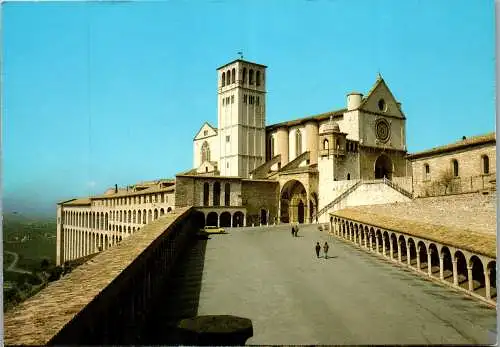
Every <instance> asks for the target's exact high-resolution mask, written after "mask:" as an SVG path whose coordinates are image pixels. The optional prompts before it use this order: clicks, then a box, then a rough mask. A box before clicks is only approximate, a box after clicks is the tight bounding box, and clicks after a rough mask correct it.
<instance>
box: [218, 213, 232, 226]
mask: <svg viewBox="0 0 500 347" xmlns="http://www.w3.org/2000/svg"><path fill="white" fill-rule="evenodd" d="M220 226H221V227H230V226H231V213H229V212H222V213H221V215H220Z"/></svg>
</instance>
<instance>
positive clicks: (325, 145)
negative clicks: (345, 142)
mask: <svg viewBox="0 0 500 347" xmlns="http://www.w3.org/2000/svg"><path fill="white" fill-rule="evenodd" d="M323 149H328V140H327V139H325V140H324V141H323Z"/></svg>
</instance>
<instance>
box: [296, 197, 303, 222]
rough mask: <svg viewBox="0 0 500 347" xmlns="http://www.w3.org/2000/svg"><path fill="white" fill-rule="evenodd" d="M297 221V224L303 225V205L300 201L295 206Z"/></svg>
mask: <svg viewBox="0 0 500 347" xmlns="http://www.w3.org/2000/svg"><path fill="white" fill-rule="evenodd" d="M297 220H298V222H299V223H304V203H303V202H302V200H300V201H299V205H298V206H297Z"/></svg>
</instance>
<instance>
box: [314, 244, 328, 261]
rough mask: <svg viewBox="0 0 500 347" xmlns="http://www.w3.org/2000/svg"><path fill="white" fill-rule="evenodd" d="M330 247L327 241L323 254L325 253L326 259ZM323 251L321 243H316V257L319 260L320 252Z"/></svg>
mask: <svg viewBox="0 0 500 347" xmlns="http://www.w3.org/2000/svg"><path fill="white" fill-rule="evenodd" d="M329 248H330V246H328V242H326V241H325V244H324V245H323V252H324V253H325V259H327V258H328V249H329ZM320 251H321V245H320V244H319V242H316V257H317V258H319V252H320Z"/></svg>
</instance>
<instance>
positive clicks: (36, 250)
mask: <svg viewBox="0 0 500 347" xmlns="http://www.w3.org/2000/svg"><path fill="white" fill-rule="evenodd" d="M2 224H3V246H4V249H5V250H8V251H11V252H15V253H18V254H19V258H20V259H19V263H18V267H20V268H24V269H27V270H30V269H32V268H33V266H38V265H39V264H40V262H41V260H42V259H44V258H46V259H48V260H49V262H51V263H54V262H55V254H56V221H55V219H54V218H51V219H49V218H45V219H36V218H32V217H28V216H25V215H22V214H16V213H4V214H3V222H2Z"/></svg>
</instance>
